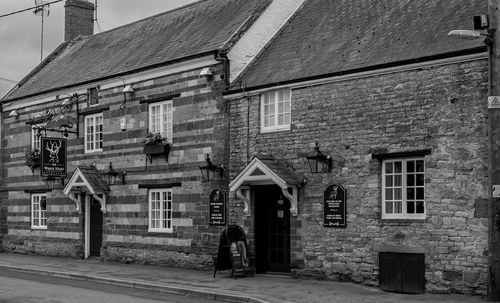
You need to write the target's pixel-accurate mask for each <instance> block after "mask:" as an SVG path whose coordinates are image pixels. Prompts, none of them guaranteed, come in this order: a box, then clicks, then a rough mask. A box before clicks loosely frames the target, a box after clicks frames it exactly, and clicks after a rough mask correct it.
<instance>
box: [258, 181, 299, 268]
mask: <svg viewBox="0 0 500 303" xmlns="http://www.w3.org/2000/svg"><path fill="white" fill-rule="evenodd" d="M254 189H255V204H254V205H255V220H256V222H255V232H256V234H255V254H256V256H255V258H256V270H257V272H258V273H264V272H268V271H271V272H290V202H289V201H288V200H287V199H286V198H285V197H283V195H282V193H281V189H280V188H279V187H277V186H256V187H255V188H254Z"/></svg>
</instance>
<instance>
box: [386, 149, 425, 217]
mask: <svg viewBox="0 0 500 303" xmlns="http://www.w3.org/2000/svg"><path fill="white" fill-rule="evenodd" d="M411 161H415V163H416V161H422V162H423V171H422V172H416V168H415V169H414V170H415V171H414V172H408V171H407V167H408V162H411ZM394 162H401V164H402V165H401V213H394V212H393V213H387V212H386V211H387V210H386V203H387V202H388V201H387V200H386V189H389V188H392V189H394V188H396V187H397V186H390V187H387V186H386V176H388V174H387V173H386V165H387V163H394ZM417 173H418V174H422V175H423V180H422V182H423V185H416V184H417V183H416V182H417V181H416V178H415V181H414V182H413V183H414V185H412V186H411V187H413V188H414V189H415V191H416V189H417V188H423V198H422V199H418V201H422V202H423V213H417V212H416V211H417V205H416V203H417V199H416V198H415V199H408V187H410V186H409V185H408V183H407V182H408V176H409V175H411V174H413V175H415V177H416V175H417ZM391 175H393V174H391ZM381 178H382V180H381V181H382V182H381V215H382V219H410V220H412V219H416V220H422V219H425V218H426V214H427V207H426V199H425V187H426V186H425V158H424V157H423V156H421V157H420V156H412V157H398V158H386V159H383V160H382V172H381ZM411 187H410V188H411ZM414 195H415V197H416V195H417V193H416V192H415V193H414ZM408 200H413V201H415V213H408V207H407V202H408ZM389 201H395V199H393V200H389Z"/></svg>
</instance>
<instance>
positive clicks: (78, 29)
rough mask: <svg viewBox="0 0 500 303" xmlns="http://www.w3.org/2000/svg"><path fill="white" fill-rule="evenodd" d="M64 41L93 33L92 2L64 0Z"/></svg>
mask: <svg viewBox="0 0 500 303" xmlns="http://www.w3.org/2000/svg"><path fill="white" fill-rule="evenodd" d="M64 8H65V18H64V19H65V20H64V41H69V40H73V39H74V38H76V37H78V36H89V35H92V34H94V4H93V3H91V2H88V1H85V0H66V4H64Z"/></svg>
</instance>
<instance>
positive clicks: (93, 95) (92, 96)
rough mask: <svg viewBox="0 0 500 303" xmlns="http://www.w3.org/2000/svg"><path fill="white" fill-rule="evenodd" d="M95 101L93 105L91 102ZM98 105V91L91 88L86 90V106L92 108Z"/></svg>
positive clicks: (95, 88)
mask: <svg viewBox="0 0 500 303" xmlns="http://www.w3.org/2000/svg"><path fill="white" fill-rule="evenodd" d="M93 101H95V103H94V102H93ZM98 105H99V89H98V88H97V87H91V88H88V89H87V106H88V107H93V106H98Z"/></svg>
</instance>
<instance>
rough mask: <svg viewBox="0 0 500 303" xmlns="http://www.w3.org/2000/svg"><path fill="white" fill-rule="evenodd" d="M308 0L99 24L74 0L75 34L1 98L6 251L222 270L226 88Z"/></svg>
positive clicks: (222, 3) (213, 6) (212, 0)
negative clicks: (219, 196) (216, 208)
mask: <svg viewBox="0 0 500 303" xmlns="http://www.w3.org/2000/svg"><path fill="white" fill-rule="evenodd" d="M302 2H303V1H301V0H294V1H288V0H287V1H283V0H274V1H272V0H265V1H262V0H258V1H248V0H229V1H228V0H206V1H198V2H195V3H193V4H190V5H186V6H183V7H181V8H178V9H175V10H172V11H169V12H166V13H162V14H159V15H155V16H152V17H150V18H146V19H144V20H140V21H137V22H134V23H131V24H129V25H125V26H122V27H118V28H116V29H112V30H109V31H106V32H102V33H99V34H95V35H89V34H91V32H89V29H92V28H93V24H92V22H93V18H92V16H93V5H92V4H91V3H89V2H87V1H80V0H67V1H66V4H65V8H66V23H65V31H66V32H65V38H66V39H67V40H66V41H65V42H64V43H62V44H61V45H60V46H59V47H58V48H57V49H56V50H55V51H54V52H53V53H52V54H51V55H49V56H48V57H47V58H46V59H45V60H44V61H43V62H42V63H41V64H40V65H39V66H38V67H36V68H35V69H34V70H33V71H32V72H31V73H30V74H28V75H27V76H26V77H25V78H24V79H23V80H22V81H21V82H20V83H19V85H17V86H16V87H15V88H14V89H13V90H12V91H11V92H10V93H9V94H8V95H7V96H6V97H5V98H3V100H2V117H1V121H2V132H1V143H2V144H1V147H2V150H1V155H2V169H1V180H2V184H1V185H2V188H1V193H2V195H1V196H0V198H1V205H2V214H3V215H2V216H3V218H4V219H5V220H4V221H5V222H4V223H5V224H2V231H3V233H2V234H3V239H2V240H3V241H2V247H3V249H4V250H5V251H10V252H19V253H36V254H44V255H54V256H71V257H77V258H80V257H82V258H87V257H91V256H99V257H101V258H104V259H106V260H122V261H127V262H139V263H155V264H165V265H176V266H184V267H190V268H206V267H211V266H212V264H213V259H212V257H213V254H214V253H215V252H216V247H217V244H218V242H217V241H218V237H219V234H220V231H221V229H222V226H221V225H217V224H209V223H210V222H209V218H208V215H209V206H208V196H209V193H210V190H212V189H213V188H218V189H222V190H225V192H226V193H227V190H226V189H227V184H228V179H227V178H224V175H222V176H220V177H219V180H216V181H214V182H212V183H209V182H202V181H203V180H202V175H201V173H200V166H207V162H206V155H207V154H208V155H209V156H210V157H211V160H212V161H213V163H215V164H224V165H225V166H226V167H227V164H228V161H229V156H228V150H229V146H228V143H229V128H228V127H229V119H228V108H227V106H226V105H225V103H224V100H223V97H222V91H223V90H225V89H226V87H227V86H228V85H229V83H230V81H231V80H232V79H233V78H234V77H236V76H237V75H238V74H239V73H240V72H241V71H242V70H243V69H244V68H245V67H246V66H247V65H248V63H249V62H250V61H252V59H253V58H254V57H255V55H256V54H257V53H259V52H260V50H261V49H262V48H263V47H264V46H265V45H266V44H267V43H268V42H269V39H271V38H272V37H273V36H274V34H275V33H276V32H277V30H278V29H279V28H281V27H282V25H283V24H284V23H285V22H287V20H288V19H289V18H290V16H291V15H292V14H293V13H294V12H295V11H296V10H297V9H298V8H299V7H300V5H301V4H302ZM229 62H231V63H232V64H231V66H229V64H228V63H229ZM148 134H151V135H148ZM145 141H147V142H145ZM145 143H149V144H145ZM214 251H215V252H214Z"/></svg>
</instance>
